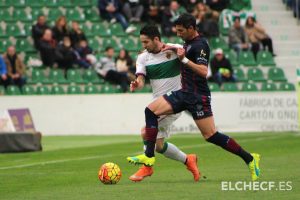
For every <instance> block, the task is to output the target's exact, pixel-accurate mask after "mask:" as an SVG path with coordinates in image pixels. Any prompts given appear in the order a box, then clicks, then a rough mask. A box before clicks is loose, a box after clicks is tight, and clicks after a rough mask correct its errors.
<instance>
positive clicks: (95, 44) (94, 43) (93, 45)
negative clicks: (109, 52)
mask: <svg viewBox="0 0 300 200" xmlns="http://www.w3.org/2000/svg"><path fill="white" fill-rule="evenodd" d="M88 43H89V46H90V47H91V48H92V49H93V50H94V51H100V50H101V46H100V44H99V41H98V40H97V39H96V38H91V39H88Z"/></svg>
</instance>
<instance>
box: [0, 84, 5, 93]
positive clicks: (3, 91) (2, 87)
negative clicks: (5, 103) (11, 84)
mask: <svg viewBox="0 0 300 200" xmlns="http://www.w3.org/2000/svg"><path fill="white" fill-rule="evenodd" d="M2 95H5V88H4V86H2V85H0V96H2Z"/></svg>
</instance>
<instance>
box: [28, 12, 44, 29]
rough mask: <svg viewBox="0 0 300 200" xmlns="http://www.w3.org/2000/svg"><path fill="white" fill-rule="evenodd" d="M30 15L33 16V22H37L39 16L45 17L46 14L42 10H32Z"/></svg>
mask: <svg viewBox="0 0 300 200" xmlns="http://www.w3.org/2000/svg"><path fill="white" fill-rule="evenodd" d="M30 14H31V18H32V21H35V20H37V18H38V16H40V15H44V12H43V10H41V9H36V8H32V10H31V13H30ZM31 25H32V24H31Z"/></svg>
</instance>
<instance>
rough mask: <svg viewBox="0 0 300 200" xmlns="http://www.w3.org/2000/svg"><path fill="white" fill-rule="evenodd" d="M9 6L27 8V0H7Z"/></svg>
mask: <svg viewBox="0 0 300 200" xmlns="http://www.w3.org/2000/svg"><path fill="white" fill-rule="evenodd" d="M7 1H8V4H9V6H11V7H14V8H25V6H26V2H25V0H7Z"/></svg>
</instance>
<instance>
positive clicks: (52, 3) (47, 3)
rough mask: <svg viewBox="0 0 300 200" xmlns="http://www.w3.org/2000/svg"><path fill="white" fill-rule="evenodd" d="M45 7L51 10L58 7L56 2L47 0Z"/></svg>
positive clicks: (55, 0)
mask: <svg viewBox="0 0 300 200" xmlns="http://www.w3.org/2000/svg"><path fill="white" fill-rule="evenodd" d="M46 6H47V7H50V8H51V9H54V8H57V7H59V3H58V1H57V0H47V1H46Z"/></svg>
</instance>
